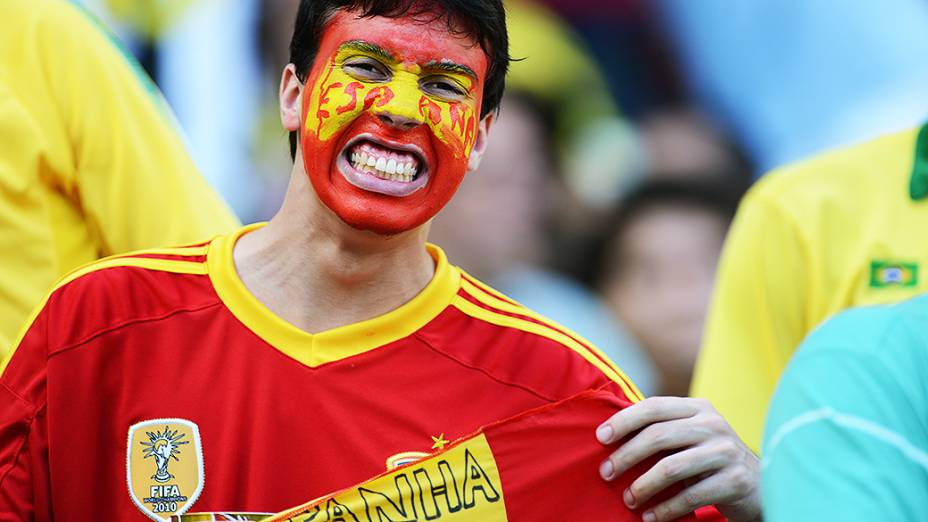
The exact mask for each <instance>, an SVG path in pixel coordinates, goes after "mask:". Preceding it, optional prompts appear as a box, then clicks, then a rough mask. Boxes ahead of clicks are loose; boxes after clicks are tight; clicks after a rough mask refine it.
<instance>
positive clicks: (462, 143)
mask: <svg viewBox="0 0 928 522" xmlns="http://www.w3.org/2000/svg"><path fill="white" fill-rule="evenodd" d="M413 67H414V68H416V69H418V68H417V67H415V66H413ZM316 92H318V95H317V96H313V99H312V100H311V103H310V107H309V110H308V111H307V114H306V123H305V130H306V131H307V132H313V133H314V134H315V135H316V136H317V137H318V138H319V139H320V140H322V141H328V140H329V139H331V138H332V137H333V136H335V135H336V134H337V133H338V132H339V131H340V130H342V129H343V128H344V127H345V126H346V125H348V124H349V123H350V122H351V121H353V120H354V119H355V118H357V116H358V114H360V113H361V112H363V111H370V110H374V112H387V113H390V114H394V115H396V116H400V117H404V118H408V119H409V120H411V121H414V122H416V123H424V124H426V125H428V126H429V127H430V128H431V130H432V132H433V133H434V134H435V135H436V136H437V137H438V138H439V139H440V140H441V141H442V143H444V144H446V145H448V146H449V147H450V148H451V151H452V153H453V154H454V156H455V157H456V158H462V157H463V158H467V157H468V156H470V152H471V149H472V148H473V145H474V140H475V139H476V135H477V126H478V124H479V120H478V116H477V114H476V111H475V108H474V107H473V106H472V104H469V103H465V102H457V101H445V100H438V99H432V98H430V97H429V96H427V95H425V94H423V93H421V92H420V91H419V87H418V77H417V75H416V74H414V73H412V72H409V71H406V70H398V71H396V72H395V74H394V76H393V78H392V79H391V80H390V81H388V82H385V84H382V85H377V86H374V87H371V86H368V85H365V84H364V83H362V82H360V81H357V80H354V79H353V78H352V77H351V76H349V75H348V74H347V73H345V72H344V71H342V70H341V67H340V66H339V64H338V60H337V59H333V60H332V61H331V62H330V63H329V64H328V66H327V68H326V71H325V73H324V74H323V76H322V77H321V79H320V81H319V83H318V86H317V87H316Z"/></svg>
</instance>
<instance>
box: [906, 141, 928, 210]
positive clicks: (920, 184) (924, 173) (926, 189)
mask: <svg viewBox="0 0 928 522" xmlns="http://www.w3.org/2000/svg"><path fill="white" fill-rule="evenodd" d="M909 196H910V197H911V198H912V200H913V201H919V200H921V199H925V198H926V197H928V124H926V125H925V126H923V127H922V128H921V130H919V131H918V138H917V139H916V140H915V165H914V166H913V167H912V179H911V181H910V182H909Z"/></svg>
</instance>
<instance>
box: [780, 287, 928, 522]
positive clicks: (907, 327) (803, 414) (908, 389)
mask: <svg viewBox="0 0 928 522" xmlns="http://www.w3.org/2000/svg"><path fill="white" fill-rule="evenodd" d="M762 455H763V461H762V463H763V478H762V490H763V497H764V517H765V518H764V520H765V521H766V522H780V521H790V522H792V521H801V520H815V521H819V520H840V521H855V520H867V521H870V520H881V521H882V520H886V521H896V520H899V521H908V520H928V296H921V297H917V298H915V299H911V300H909V301H906V302H903V303H900V304H897V305H894V306H880V307H869V308H857V309H852V310H848V311H846V312H843V313H841V314H839V315H837V316H835V317H834V318H832V319H830V320H829V321H827V322H825V323H824V324H823V325H822V326H821V327H819V328H818V329H817V330H815V331H814V332H812V333H811V334H810V335H809V336H808V337H807V338H806V340H805V341H804V342H803V344H802V346H801V347H800V349H799V351H798V352H797V353H796V355H795V357H794V358H793V360H792V361H790V363H789V366H788V367H787V369H786V372H785V373H784V374H783V377H782V379H781V380H780V383H779V385H778V387H777V391H776V393H775V395H774V398H773V402H772V404H771V407H770V410H769V413H768V416H767V425H766V429H765V431H764V443H763V451H762Z"/></svg>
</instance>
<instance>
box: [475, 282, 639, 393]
mask: <svg viewBox="0 0 928 522" xmlns="http://www.w3.org/2000/svg"><path fill="white" fill-rule="evenodd" d="M462 275H463V276H464V277H462V282H461V288H462V289H463V290H464V291H465V292H466V293H467V294H468V295H469V296H471V297H473V298H475V299H476V300H477V301H479V302H480V303H481V304H485V305H487V306H489V307H490V308H493V309H496V310H497V311H499V312H504V313H507V314H514V315H516V316H518V318H521V319H525V320H528V321H531V322H535V323H538V324H541V325H543V326H546V327H548V328H550V329H552V330H554V331H556V332H558V333H560V334H563V335H565V336H567V337H569V338H570V339H572V340H573V341H574V342H575V343H576V344H578V345H580V346H581V347H583V348H584V349H585V350H587V351H588V352H590V353H591V354H592V355H593V356H595V357H596V358H597V359H599V361H600V362H602V363H603V364H605V365H606V366H608V367H609V368H611V369H612V371H613V372H614V373H615V374H616V375H618V376H619V377H620V378H621V379H622V380H623V381H624V382H625V383H626V384H627V385H628V387H629V388H630V389H631V390H633V391H634V392H635V394H634V396H633V397H630V398H631V399H636V400H642V399H644V396H643V395H642V393H641V392H640V391H639V390H638V388H637V387H636V386H635V384H634V383H633V382H632V380H631V379H629V378H628V376H627V375H625V372H623V371H622V370H621V369H620V368H619V367H618V366H616V364H615V363H614V362H613V361H612V360H611V359H609V357H607V356H606V354H604V353H603V352H602V351H600V350H599V349H598V348H596V346H595V345H594V344H593V343H591V342H589V341H587V340H586V339H584V338H583V337H582V336H581V335H579V334H577V333H576V332H574V331H572V330H570V329H568V328H566V327H564V326H562V325H560V324H558V323H556V322H554V321H552V320H551V319H549V318H547V317H545V316H543V315H541V314H539V313H537V312H535V311H533V310H531V309H530V308H527V307H525V306H523V305H521V304H519V303H518V302H516V301H514V300H512V299H510V298H509V297H507V296H505V295H503V294H502V293H500V292H498V291H496V290H494V289H493V288H491V287H489V286H487V285H486V284H484V283H481V282H480V281H478V280H477V279H474V278H473V277H471V276H469V275H467V274H464V273H463V271H462Z"/></svg>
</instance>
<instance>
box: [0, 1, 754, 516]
mask: <svg viewBox="0 0 928 522" xmlns="http://www.w3.org/2000/svg"><path fill="white" fill-rule="evenodd" d="M291 51H292V62H293V63H291V64H290V65H288V66H287V67H286V69H285V70H284V72H283V76H282V81H281V86H280V108H281V119H282V122H283V124H284V127H285V128H286V129H287V130H289V131H291V132H292V133H293V134H292V138H291V145H292V148H293V152H294V156H295V158H297V159H296V161H295V163H294V166H293V170H292V176H291V181H290V186H289V188H288V191H287V195H286V198H285V201H284V203H283V205H282V208H281V210H280V211H279V212H278V213H277V215H275V216H274V218H273V219H272V220H271V221H270V222H269V223H267V224H259V225H252V226H249V227H246V228H244V229H242V230H240V231H238V232H236V233H234V234H231V235H228V236H223V237H220V238H217V239H215V240H213V241H211V242H209V243H206V244H200V245H192V246H186V247H179V248H163V249H158V250H151V251H146V252H143V253H137V254H132V255H127V256H123V257H118V258H112V259H109V260H106V261H103V262H101V263H97V264H94V265H91V266H89V267H86V268H84V269H81V270H79V271H77V272H74V273H72V274H71V275H69V276H68V277H66V278H65V279H64V280H62V281H61V282H60V283H59V285H58V286H57V288H56V289H55V290H54V291H53V292H52V293H51V294H50V295H49V296H48V298H47V299H46V301H45V303H44V305H43V307H41V308H40V310H39V311H37V313H36V314H35V316H34V317H33V319H32V322H31V327H30V328H29V330H28V331H27V332H26V333H25V334H24V336H23V337H22V339H21V340H20V341H19V343H18V346H17V348H16V349H15V351H14V352H12V353H11V355H10V356H8V357H7V359H6V360H4V362H3V363H2V369H3V374H2V377H0V519H17V520H20V519H23V520H30V519H38V520H50V519H52V518H54V519H58V520H68V521H81V520H101V519H102V520H121V521H122V520H145V517H146V516H147V517H148V518H151V519H153V520H165V521H166V520H168V519H169V518H170V517H172V516H175V515H181V514H183V513H191V512H194V511H197V512H214V511H218V510H223V509H230V508H231V509H239V510H247V511H261V512H274V511H279V510H282V509H285V508H288V507H291V506H294V505H297V504H300V503H302V502H305V501H306V500H309V499H312V498H316V497H319V496H322V495H325V494H327V493H330V492H333V491H337V490H340V489H342V488H346V487H349V486H351V485H352V484H356V483H360V482H362V481H364V480H365V479H368V478H370V477H373V476H375V475H377V474H379V473H383V472H384V471H385V470H390V469H394V468H396V467H397V466H400V465H403V464H405V463H409V462H411V461H415V460H417V459H420V458H422V457H424V456H426V455H428V454H430V453H433V452H435V451H440V450H442V449H443V448H445V446H446V445H448V444H449V441H454V440H456V439H459V438H461V437H465V436H467V435H469V434H472V433H474V432H475V430H477V429H478V428H479V427H481V426H484V425H487V424H491V423H493V422H495V421H498V420H500V419H505V418H509V417H512V416H514V415H517V414H519V413H521V412H524V411H527V410H530V409H533V408H538V407H543V406H546V405H550V404H553V403H558V402H559V401H561V400H563V399H567V398H569V397H571V396H574V395H576V394H578V393H581V392H584V391H587V390H608V391H610V392H611V393H613V394H614V395H615V396H618V397H619V398H620V399H622V400H623V401H627V402H629V403H638V404H635V405H634V406H631V407H628V408H626V409H624V410H622V411H620V412H618V413H617V414H616V415H614V416H613V417H612V418H610V419H609V420H608V421H606V419H602V418H600V416H598V417H597V418H593V419H589V423H590V427H589V437H590V439H589V440H590V441H592V440H593V437H594V430H595V436H596V437H597V438H598V439H599V441H601V442H602V443H603V444H604V446H603V451H604V453H603V459H604V460H605V462H604V463H603V465H602V466H601V469H600V473H601V475H602V476H603V478H604V479H605V480H606V481H607V482H609V483H617V481H613V479H615V478H616V477H618V476H619V475H621V474H622V472H623V471H625V470H627V469H629V468H631V467H632V466H634V465H635V464H636V463H638V462H641V461H644V460H646V459H647V458H648V457H649V456H651V455H654V454H656V453H659V452H668V453H665V454H667V455H668V456H666V457H665V458H663V459H660V460H659V461H657V464H656V465H655V466H654V467H653V468H651V469H650V471H647V472H646V473H644V474H643V475H641V477H640V478H638V479H636V480H635V481H634V483H632V484H631V486H630V487H629V488H628V490H627V491H624V501H625V503H626V504H627V507H626V506H621V505H620V504H621V501H620V500H619V496H621V493H622V492H621V491H619V493H620V494H619V495H616V496H615V497H614V498H615V502H616V505H615V506H602V510H603V513H604V517H603V518H602V520H607V519H609V520H611V518H607V517H605V513H609V512H612V513H628V515H627V516H633V515H632V513H633V510H637V511H634V512H636V513H640V515H641V516H642V517H643V518H644V520H649V521H650V520H669V519H671V518H675V517H676V516H677V515H681V514H685V513H688V512H691V511H692V510H693V509H694V508H696V507H699V506H701V505H707V504H717V505H718V506H719V507H720V508H721V509H722V511H723V512H724V513H725V514H726V515H728V516H730V517H731V518H732V519H733V520H750V519H752V518H754V517H755V516H756V515H757V514H758V512H759V506H758V503H757V491H756V487H755V485H756V479H755V476H756V469H755V465H756V462H755V460H754V459H753V456H752V455H751V454H750V453H749V452H748V451H747V450H746V449H745V448H744V446H743V445H739V443H738V441H737V438H735V437H734V435H733V433H732V432H731V430H730V429H729V428H728V427H727V425H726V424H725V423H724V421H722V420H721V419H720V417H719V416H718V414H716V413H714V411H712V410H711V407H709V406H708V405H706V404H704V403H701V402H694V401H690V400H688V399H672V398H662V399H648V400H642V398H641V397H640V395H639V393H638V392H637V390H636V389H635V387H634V385H633V384H631V383H630V382H629V381H628V380H627V379H626V378H625V377H624V376H623V375H622V373H621V371H619V370H618V368H617V367H615V366H614V365H613V364H612V363H611V362H610V361H608V359H606V358H605V357H603V356H602V355H601V354H600V353H599V352H598V351H597V350H596V349H595V348H593V347H592V346H590V345H589V344H588V343H586V342H585V341H584V340H583V339H581V338H579V337H578V336H576V335H575V334H573V333H571V332H569V331H567V330H565V329H563V328H562V327H560V326H558V325H556V324H553V323H551V322H550V321H548V320H546V319H545V318H543V317H540V316H538V315H537V314H534V313H533V312H531V311H530V310H527V309H525V308H523V307H521V306H520V305H519V304H517V303H515V302H513V301H511V300H509V299H507V298H506V297H505V296H503V295H501V294H499V293H497V292H495V291H494V290H492V289H490V288H488V287H486V286H485V285H483V284H482V283H480V282H478V281H476V280H474V279H473V278H471V277H470V276H468V275H467V274H465V273H463V272H462V271H461V270H459V269H458V268H456V267H454V266H452V265H451V264H450V263H449V262H448V260H447V259H446V257H445V255H444V254H443V253H442V251H441V250H440V249H439V248H438V247H435V246H431V245H427V244H426V235H427V232H428V222H429V220H430V219H431V218H432V217H433V216H434V215H435V214H436V213H437V212H438V211H439V209H441V207H442V206H443V205H444V204H445V203H446V202H447V201H448V200H449V199H450V198H451V196H452V194H453V193H454V191H455V189H456V188H457V186H458V184H459V183H460V182H461V180H462V178H463V177H464V175H465V173H467V172H470V171H473V170H475V169H476V167H477V165H478V164H479V160H480V157H481V155H482V153H483V151H484V150H485V148H486V145H487V136H488V131H489V129H490V127H491V124H492V122H493V119H494V112H495V110H496V108H497V105H498V103H499V100H500V97H501V94H502V89H503V79H504V75H505V71H506V67H507V63H508V56H507V54H508V53H507V38H506V28H505V15H504V11H503V8H502V5H501V2H500V0H467V1H462V0H430V1H427V0H418V1H415V0H409V1H400V0H380V1H377V0H366V1H361V0H355V1H351V0H341V1H335V0H330V1H319V0H313V1H308V0H305V1H303V2H301V5H300V10H299V14H298V18H297V22H296V30H295V33H294V37H293V42H292V44H291ZM233 109H234V108H233ZM474 226H492V224H483V223H474ZM603 421H606V422H605V423H604V424H602V426H600V427H599V428H598V429H597V424H598V423H600V422H603ZM639 431H640V434H638V435H635V436H630V434H634V433H637V432H639ZM526 436H531V434H530V433H528V434H527V435H526ZM620 440H627V442H625V443H624V444H623V445H622V446H621V448H620V449H618V450H617V451H615V452H612V450H614V449H615V448H614V447H612V446H611V445H614V444H616V443H617V442H618V441H620ZM559 449H560V448H555V450H559ZM606 457H609V458H608V459H607V458H606ZM491 460H492V459H491ZM538 460H539V462H541V463H542V464H543V463H544V462H545V456H544V455H538ZM478 461H479V459H478ZM468 462H469V461H468ZM481 462H482V461H481ZM488 465H489V464H488V463H485V465H484V467H483V468H481V469H482V470H484V469H490V468H489V467H488ZM441 469H442V472H441V474H440V476H436V477H437V478H440V479H441V480H443V481H445V480H446V479H447V477H446V476H445V474H444V471H443V470H444V468H441ZM466 469H469V470H470V471H471V472H473V473H470V472H468V473H467V476H468V477H472V478H475V477H478V474H476V470H477V468H474V467H469V468H466ZM573 471H574V472H576V471H577V470H573ZM481 473H482V472H481ZM491 474H492V473H491ZM575 474H576V475H577V477H584V478H583V479H582V480H593V481H597V483H599V482H598V481H599V480H600V479H599V478H598V477H596V470H593V469H590V470H589V471H588V472H586V471H580V472H577V473H575ZM417 476H418V475H417ZM480 476H482V477H484V478H486V477H487V475H485V474H484V475H480ZM430 477H431V476H430ZM567 479H569V480H575V479H576V477H574V476H573V475H571V476H570V477H565V480H567ZM430 480H431V478H430ZM462 480H463V482H462V486H463V487H466V484H467V483H468V482H467V481H468V480H469V479H467V478H466V477H462ZM685 480H687V488H686V489H685V490H682V491H680V492H679V494H676V495H672V496H670V498H667V499H666V501H664V502H662V503H660V504H657V505H654V507H648V508H647V511H646V512H645V511H643V510H642V509H641V508H642V506H648V505H649V499H650V498H651V497H652V496H654V495H655V494H657V493H658V492H660V491H662V490H666V489H667V488H668V486H670V485H671V484H675V483H679V482H681V481H685ZM449 483H450V482H446V484H449ZM417 484H419V482H417ZM455 484H457V483H456V482H455ZM399 485H400V484H399V482H398V483H397V487H399ZM475 488H476V487H475ZM487 488H490V486H489V485H487ZM487 488H484V489H481V491H483V492H484V493H485V494H484V496H483V497H481V498H485V499H487V500H489V497H490V495H489V494H488V493H487V492H488V491H489V489H487ZM449 489H450V488H447V489H441V488H439V487H438V486H437V483H436V484H433V487H431V488H430V491H431V495H432V496H433V497H435V498H436V499H437V498H439V496H441V495H444V497H443V498H444V499H445V501H447V503H448V509H449V514H450V513H457V512H458V510H459V509H462V510H463V511H461V512H460V514H461V516H464V515H466V514H467V510H468V509H469V508H470V507H472V504H470V505H469V504H468V503H467V501H465V502H464V504H463V505H460V504H455V506H456V507H457V509H456V508H454V507H452V504H453V502H452V498H451V493H449ZM478 489H479V488H478ZM403 491H405V490H403V489H402V488H401V489H400V490H397V491H394V494H398V495H400V496H402V494H403V493H402V492H403ZM368 493H369V492H368ZM455 493H457V492H455ZM466 493H467V492H466V491H465V493H464V495H465V497H464V498H467V497H466ZM369 494H372V493H369ZM378 498H388V497H384V496H382V497H378ZM420 500H421V499H420ZM398 502H400V504H402V505H403V506H405V504H404V503H403V501H402V499H401V500H399V501H398ZM436 502H438V500H436ZM651 504H653V503H651ZM437 505H438V504H436V507H437ZM333 509H334V511H333ZM348 509H349V508H348V507H345V506H334V507H332V506H330V509H329V511H328V513H327V514H328V515H329V518H328V519H330V520H335V519H336V518H338V517H337V516H336V515H339V516H342V517H343V518H338V519H339V520H342V519H345V520H348V519H351V518H350V517H347V516H346V513H349V512H350V511H346V510H348ZM384 509H388V508H386V507H385V508H384ZM392 509H398V507H397V505H396V504H393V508H392ZM404 509H405V508H404ZM413 509H415V508H413ZM421 509H423V510H425V508H424V507H422V508H421ZM613 510H614V511H613ZM368 514H369V515H370V512H368ZM375 516H376V515H375ZM457 516H458V515H455V517H457ZM634 516H638V515H634ZM626 519H627V518H620V519H619V520H626ZM462 520H464V519H463V518H462ZM467 520H473V519H472V518H468V519H467Z"/></svg>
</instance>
